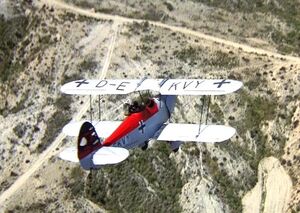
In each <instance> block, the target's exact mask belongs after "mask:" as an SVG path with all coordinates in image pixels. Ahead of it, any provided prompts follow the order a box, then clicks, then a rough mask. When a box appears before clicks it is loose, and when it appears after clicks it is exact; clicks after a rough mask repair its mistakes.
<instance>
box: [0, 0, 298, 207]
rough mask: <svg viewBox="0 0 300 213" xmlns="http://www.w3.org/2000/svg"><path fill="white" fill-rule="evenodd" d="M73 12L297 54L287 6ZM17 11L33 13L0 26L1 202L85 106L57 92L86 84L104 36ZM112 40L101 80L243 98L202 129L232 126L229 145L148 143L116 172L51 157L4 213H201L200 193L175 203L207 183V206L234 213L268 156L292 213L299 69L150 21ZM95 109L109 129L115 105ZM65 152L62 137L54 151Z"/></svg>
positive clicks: (56, 15)
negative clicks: (225, 88)
mask: <svg viewBox="0 0 300 213" xmlns="http://www.w3.org/2000/svg"><path fill="white" fill-rule="evenodd" d="M26 2H27V1H26ZM66 2H70V1H66ZM72 2H73V3H75V4H77V5H78V6H81V7H85V8H94V9H95V11H99V12H105V13H111V14H118V15H124V16H127V17H134V18H141V19H147V20H154V21H161V22H164V23H169V24H176V25H182V26H186V27H188V28H193V29H196V30H199V31H204V32H206V33H210V34H212V35H217V36H220V37H223V38H228V39H229V40H232V41H240V42H246V43H249V44H253V43H251V42H253V40H249V38H255V39H258V40H259V41H260V42H261V40H263V44H264V47H265V48H266V49H271V50H272V49H273V50H274V49H277V50H278V51H280V52H283V53H286V54H294V55H297V54H299V49H300V47H299V15H298V14H297V13H295V11H297V8H299V4H298V3H296V2H294V4H293V5H295V6H294V7H291V5H292V4H291V3H280V4H279V3H278V2H277V1H269V2H271V3H266V2H261V1H254V2H253V1H251V2H248V1H238V2H239V4H236V3H233V1H225V3H220V1H185V2H179V1H174V2H169V1H163V2H161V1H154V2H152V3H148V2H144V1H133V0H129V1H126V4H124V3H122V2H118V1H113V2H110V1H109V2H108V1H100V2H98V1H97V4H95V1H93V0H89V1H80V0H76V1H72ZM292 2H293V1H292ZM181 4H182V5H181ZM181 6H182V7H181ZM22 7H23V8H27V9H30V13H29V14H27V15H25V12H24V11H23V12H22V10H21V13H20V15H19V16H16V17H14V18H12V19H9V20H5V19H4V18H3V17H2V18H0V22H1V23H0V45H1V48H0V72H1V83H0V88H1V96H0V100H1V103H0V112H1V116H0V123H1V125H0V130H1V132H2V137H1V139H0V144H1V146H0V153H1V161H0V162H1V167H0V172H1V177H0V191H1V192H3V191H5V190H6V189H7V188H8V187H9V186H10V185H11V184H12V183H13V182H14V181H15V180H16V179H17V178H18V176H19V175H20V174H22V173H24V172H25V171H26V169H27V168H28V167H30V165H31V163H32V162H34V161H35V160H36V159H37V157H38V156H39V154H40V153H42V152H43V151H44V150H45V149H46V148H47V147H48V146H49V144H51V143H52V142H53V141H54V139H55V138H56V137H57V135H58V133H59V132H60V129H61V128H62V127H63V125H65V124H66V123H67V122H68V120H70V119H71V118H72V116H73V115H74V114H75V113H76V111H77V110H78V108H80V107H81V106H82V101H84V99H83V98H82V97H70V96H65V95H62V94H60V92H59V86H60V85H61V84H63V83H64V82H67V81H69V80H73V79H78V78H83V77H89V78H92V77H93V76H95V75H96V73H97V72H99V70H101V66H103V60H104V57H105V54H106V51H107V47H108V44H109V41H110V40H109V39H110V37H111V35H112V32H111V31H112V22H111V21H104V20H96V19H92V18H88V17H84V16H80V15H74V14H73V13H71V12H64V11H60V10H58V9H56V8H52V7H48V6H42V7H40V8H39V7H33V6H32V5H31V4H29V3H23V4H22ZM249 7H250V8H249ZM142 8H144V9H142ZM189 9H190V13H189V15H187V13H186V11H187V10H189ZM246 9H247V12H245V10H246ZM196 11H197V13H196ZM199 11H200V12H199ZM208 13H209V15H207V14H208ZM229 14H231V15H229ZM237 17H238V18H237ZM261 18H262V19H261ZM234 19H236V20H234ZM237 22H238V23H237ZM273 22H275V23H276V24H275V25H272V24H271V23H273ZM10 26H14V27H13V28H11V27H10ZM268 26H269V27H268ZM118 29H119V33H118V35H117V40H116V44H115V48H114V53H113V57H112V59H111V63H110V68H109V71H108V74H107V76H106V77H107V78H139V77H144V76H148V77H152V78H159V77H172V78H231V79H238V80H242V81H243V82H244V88H243V89H242V90H241V91H239V92H238V93H236V94H232V95H228V96H220V97H214V98H213V99H212V105H211V109H210V112H209V122H210V123H227V124H230V125H231V126H233V127H236V128H237V135H236V137H234V138H232V139H231V140H230V141H228V142H226V143H222V144H218V145H196V144H185V145H183V146H182V149H181V150H180V151H179V153H176V154H173V153H171V152H170V150H169V149H168V147H167V146H166V144H155V145H154V146H153V147H151V148H150V149H149V150H147V151H145V152H143V151H141V150H134V151H132V152H131V157H130V159H128V160H127V161H126V162H124V163H122V164H120V165H117V166H115V167H107V168H104V169H103V170H100V171H97V172H96V171H95V172H91V173H89V174H87V173H83V172H82V171H81V170H80V169H79V168H78V167H74V166H72V165H71V164H68V163H65V162H61V161H60V160H58V159H57V158H56V157H53V158H52V159H51V160H50V161H49V162H48V163H46V164H44V165H43V168H40V170H39V171H38V172H36V174H35V175H34V177H33V178H32V179H30V180H29V181H28V183H27V184H26V185H25V186H24V188H23V189H22V190H21V191H20V192H18V193H17V195H14V196H13V197H12V199H11V200H10V201H9V202H8V204H7V206H6V210H7V211H8V212H10V211H12V212H24V211H33V210H36V211H43V210H45V209H46V210H47V211H58V210H61V211H66V210H69V211H72V210H73V211H74V210H77V211H84V210H86V211H88V209H89V210H91V211H96V210H97V211H99V209H97V208H99V206H101V208H104V209H107V210H110V211H112V212H120V211H128V212H141V211H145V209H148V210H149V211H150V212H161V211H163V212H180V211H182V210H184V211H191V210H193V209H195V208H196V207H197V208H199V210H200V211H201V210H202V211H203V210H205V206H202V207H201V205H202V203H198V204H197V205H198V206H193V205H192V204H191V203H192V202H193V200H194V199H195V197H197V195H198V194H201V191H198V189H197V188H195V190H191V191H190V193H189V196H188V197H186V198H182V196H183V193H182V189H183V187H184V186H185V185H188V184H189V183H191V182H193V181H194V180H196V179H197V178H198V179H199V178H200V179H203V180H206V181H207V182H208V184H207V185H208V186H207V189H208V191H209V193H208V194H207V195H206V194H203V196H204V197H206V196H212V195H214V196H216V197H217V199H215V202H216V203H218V205H219V206H223V205H224V206H225V207H226V208H225V210H226V211H230V212H241V211H242V209H243V206H242V202H241V200H242V197H243V196H244V195H245V194H246V193H247V192H248V191H249V190H250V189H252V188H253V187H254V186H255V184H256V182H257V172H258V164H259V162H260V161H261V160H262V159H263V158H265V157H268V156H275V157H277V158H278V159H280V160H281V162H282V165H283V166H284V167H285V168H287V169H288V171H289V173H290V176H291V178H292V179H293V184H294V185H293V198H292V199H291V201H290V204H289V209H288V211H289V212H297V211H299V208H300V206H299V203H297V202H296V201H297V200H299V195H298V194H297V193H298V192H297V191H298V190H299V178H298V177H299V171H297V168H298V167H299V163H300V162H299V153H298V152H297V149H298V148H299V141H296V142H295V143H293V145H291V146H289V144H290V143H291V140H292V139H293V137H294V138H295V137H296V138H297V136H293V137H292V134H294V133H295V134H296V133H297V132H295V130H296V129H297V128H298V127H299V118H297V114H296V113H297V112H298V113H299V109H298V108H299V106H298V105H299V101H298V100H299V95H300V93H299V91H300V83H299V76H300V71H299V70H300V65H299V64H297V62H292V61H288V60H286V59H284V58H282V59H279V58H272V57H268V56H265V55H259V54H256V53H245V52H243V50H241V49H236V48H233V47H231V46H227V45H221V44H217V43H214V42H212V41H206V40H204V39H201V38H198V37H196V36H190V35H186V34H182V33H179V32H174V31H171V30H168V29H164V28H160V27H157V26H153V25H151V24H150V23H149V22H147V21H145V22H142V23H138V22H133V23H122V24H121V25H120V26H119V28H118ZM95 34H96V35H97V36H94V35H95ZM267 35H270V36H267ZM99 37H100V40H99ZM256 41H257V40H256ZM257 44H258V43H255V42H254V45H257ZM103 101H104V102H103V104H104V107H105V109H106V110H111V114H110V115H108V114H105V115H104V117H105V118H106V119H115V118H116V117H117V116H118V114H120V113H119V109H116V108H117V107H118V105H120V104H121V103H122V100H119V97H116V98H112V97H106V98H105V99H104V100H103ZM200 105H201V100H200V99H198V98H195V97H181V98H179V100H178V108H176V110H175V114H174V117H173V118H172V119H173V120H174V121H177V122H198V120H199V118H198V116H197V114H198V108H199V106H200ZM297 107H298V108H297ZM113 109H114V110H113ZM297 110H298V111H297ZM86 116H88V115H86ZM298 117H299V116H298ZM298 136H299V135H298ZM298 138H299V137H298ZM73 141H74V140H73V139H72V138H67V139H66V140H64V143H63V144H62V145H61V146H64V145H65V144H66V143H67V144H71V143H73ZM285 147H288V148H285ZM295 150H296V151H295ZM290 153H292V154H290ZM291 155H293V156H291ZM16 156H17V157H16ZM202 168H203V170H202ZM50 171H51V172H52V173H51V172H50ZM26 187H30V190H28V191H26V190H25V188H26ZM48 192H50V193H48ZM32 194H34V196H33V195H32ZM37 195H38V196H37ZM18 199H19V200H20V202H19V203H15V202H14V201H15V200H18ZM87 200H90V201H92V202H93V203H94V205H95V206H96V207H95V206H94V205H92V204H91V203H90V202H88V201H87ZM183 200H186V201H187V202H186V203H185V202H183ZM218 205H216V206H218ZM201 208H202V209H201ZM216 208H217V207H216Z"/></svg>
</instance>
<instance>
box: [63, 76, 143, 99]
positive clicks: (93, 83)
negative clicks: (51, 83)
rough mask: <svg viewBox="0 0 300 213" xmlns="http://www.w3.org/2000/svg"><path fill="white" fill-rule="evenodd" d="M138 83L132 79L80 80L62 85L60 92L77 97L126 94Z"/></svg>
mask: <svg viewBox="0 0 300 213" xmlns="http://www.w3.org/2000/svg"><path fill="white" fill-rule="evenodd" d="M139 82H140V80H132V79H128V80H127V79H104V80H86V79H82V80H77V81H72V82H69V83H67V84H64V85H63V86H62V87H61V89H60V90H61V91H62V92H63V93H66V94H77V95H105V94H128V93H131V92H133V91H134V90H135V89H136V87H137V85H138V83H139Z"/></svg>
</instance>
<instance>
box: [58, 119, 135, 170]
mask: <svg viewBox="0 0 300 213" xmlns="http://www.w3.org/2000/svg"><path fill="white" fill-rule="evenodd" d="M101 142H102V141H101V139H100V138H99V137H98V134H97V132H96V130H95V127H94V126H93V125H92V124H91V123H90V122H84V123H83V124H82V126H81V128H80V131H79V136H78V140H77V148H75V147H69V148H67V149H65V150H64V151H62V152H61V153H60V154H59V157H60V158H61V159H63V160H67V161H71V162H79V163H80V165H81V166H82V168H83V169H86V170H90V169H98V168H100V167H101V166H104V165H110V164H117V163H120V162H122V161H123V160H125V159H126V158H127V157H128V156H129V152H128V150H127V149H124V148H119V147H107V146H103V145H102V143H101Z"/></svg>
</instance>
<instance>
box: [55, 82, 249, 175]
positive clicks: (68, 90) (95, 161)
mask: <svg viewBox="0 0 300 213" xmlns="http://www.w3.org/2000/svg"><path fill="white" fill-rule="evenodd" d="M242 85H243V83H242V82H240V81H236V80H229V79H214V80H205V79H147V78H143V79H103V80H86V79H83V80H77V81H72V82H69V83H67V84H65V85H63V86H62V87H61V91H62V92H63V93H65V94H72V95H89V96H90V97H91V96H92V95H94V96H95V95H98V96H99V97H100V96H101V95H126V94H129V93H134V92H137V93H139V94H140V95H141V93H142V92H146V91H154V92H156V93H157V94H158V95H157V96H155V97H147V98H144V99H143V98H141V101H140V102H137V101H134V102H133V103H132V104H129V103H126V107H125V108H126V112H125V115H126V116H125V119H124V120H123V121H101V120H98V121H92V118H91V121H80V122H74V121H71V122H70V123H69V124H67V125H66V126H65V127H64V128H63V132H64V133H65V134H66V135H68V136H77V137H78V139H77V147H69V148H66V149H65V150H63V151H62V152H61V153H60V154H59V157H60V158H61V159H63V160H67V161H71V162H79V163H80V165H81V166H82V168H83V169H86V170H90V169H98V168H100V167H102V166H104V165H110V164H117V163H120V162H122V161H123V160H125V159H126V158H127V157H128V156H129V151H128V149H132V148H135V147H141V148H142V149H144V150H145V149H147V147H148V142H149V141H150V140H152V139H154V140H157V141H163V142H167V143H169V144H170V146H171V149H172V150H173V151H177V150H178V149H179V147H180V145H181V144H182V143H185V142H200V143H216V142H222V141H226V140H228V139H229V138H231V137H232V136H233V135H234V134H235V132H236V130H235V129H234V128H233V127H230V126H225V125H214V124H207V118H206V119H204V120H205V122H204V121H202V120H203V118H202V117H203V114H204V113H203V111H204V110H203V105H204V104H207V106H206V109H207V111H208V108H209V104H210V98H209V99H208V101H207V103H205V102H204V101H205V100H206V99H204V101H203V104H202V108H201V112H200V119H199V120H200V122H199V124H190V123H172V122H170V117H171V114H172V113H173V112H174V108H175V103H176V98H177V96H178V95H194V96H196V95H200V96H204V98H205V97H207V96H208V97H210V96H214V95H225V94H229V93H232V92H235V91H237V90H238V89H239V88H241V87H242ZM141 97H142V96H141ZM145 99H146V100H145ZM90 105H92V103H91V102H90ZM99 108H100V98H99ZM99 110H100V109H99ZM206 116H207V114H206Z"/></svg>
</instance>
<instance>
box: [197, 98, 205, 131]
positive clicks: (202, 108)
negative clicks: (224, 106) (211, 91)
mask: <svg viewBox="0 0 300 213" xmlns="http://www.w3.org/2000/svg"><path fill="white" fill-rule="evenodd" d="M205 99H206V96H205V95H204V96H203V103H202V107H201V114H200V122H199V129H198V135H200V131H201V123H202V115H203V110H204V105H205Z"/></svg>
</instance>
